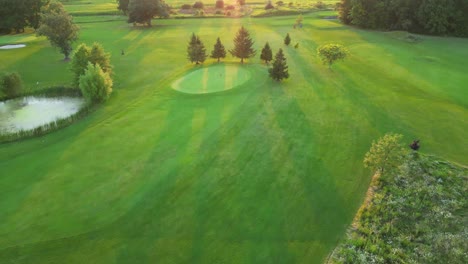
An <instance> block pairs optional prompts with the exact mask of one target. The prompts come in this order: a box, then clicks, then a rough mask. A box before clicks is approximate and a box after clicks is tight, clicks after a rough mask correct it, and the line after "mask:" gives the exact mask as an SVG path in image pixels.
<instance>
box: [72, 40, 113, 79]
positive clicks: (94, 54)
mask: <svg viewBox="0 0 468 264" xmlns="http://www.w3.org/2000/svg"><path fill="white" fill-rule="evenodd" d="M88 63H91V64H93V65H96V64H99V66H100V67H101V69H102V71H103V72H105V73H108V74H109V76H111V75H112V65H111V64H110V54H109V53H107V52H105V51H104V48H103V47H102V45H101V44H99V43H97V42H95V43H93V45H92V46H91V47H88V46H87V45H86V44H81V45H79V46H78V48H77V49H76V52H75V53H74V54H73V60H72V63H71V70H72V71H73V74H74V77H73V84H74V85H75V86H78V85H79V80H80V76H81V75H83V74H84V72H85V70H86V68H87V67H88Z"/></svg>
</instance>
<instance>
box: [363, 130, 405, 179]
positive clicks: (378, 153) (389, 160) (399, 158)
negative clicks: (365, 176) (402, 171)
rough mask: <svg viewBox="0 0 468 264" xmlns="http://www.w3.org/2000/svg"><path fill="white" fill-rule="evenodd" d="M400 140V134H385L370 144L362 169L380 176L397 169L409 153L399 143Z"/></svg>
mask: <svg viewBox="0 0 468 264" xmlns="http://www.w3.org/2000/svg"><path fill="white" fill-rule="evenodd" d="M402 138H403V135H400V134H386V135H384V136H383V137H382V138H380V139H379V140H377V141H374V142H372V146H371V148H370V150H369V151H368V152H367V153H366V155H365V157H364V167H366V168H370V169H372V170H374V171H375V172H378V173H381V174H382V173H384V172H387V171H390V170H393V169H396V168H398V167H399V166H400V165H401V164H402V163H403V161H404V159H405V158H406V156H407V155H408V153H409V151H408V149H406V148H405V147H403V144H402V143H401V139H402Z"/></svg>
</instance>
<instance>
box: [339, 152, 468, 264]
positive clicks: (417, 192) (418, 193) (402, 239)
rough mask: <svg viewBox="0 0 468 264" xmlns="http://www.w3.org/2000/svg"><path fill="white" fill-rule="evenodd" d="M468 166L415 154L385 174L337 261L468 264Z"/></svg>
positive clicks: (343, 245) (356, 220)
mask: <svg viewBox="0 0 468 264" xmlns="http://www.w3.org/2000/svg"><path fill="white" fill-rule="evenodd" d="M467 175H468V170H467V169H466V168H462V167H458V166H455V165H453V164H451V163H449V162H446V161H441V160H438V159H437V158H435V157H432V156H425V155H417V153H414V154H413V155H411V156H410V157H409V158H408V160H407V162H406V163H405V165H404V166H403V167H401V169H400V170H399V172H396V173H392V174H384V175H382V176H381V177H380V178H379V179H378V180H377V181H376V182H375V183H374V184H373V186H372V188H373V189H374V195H373V198H372V200H371V201H370V203H369V204H367V205H365V206H364V207H363V208H362V209H361V210H360V214H359V215H358V217H357V218H356V219H355V224H354V226H353V228H352V230H350V232H349V233H348V235H347V238H346V240H345V241H344V242H343V243H342V244H341V245H340V246H339V247H338V248H337V249H336V250H335V254H334V256H333V257H332V263H350V264H351V263H451V264H452V263H453V264H457V263H460V264H462V263H467V261H468V255H467V252H468V243H467V242H468V241H467V237H468V227H467V225H466V212H467V210H468V199H467V196H466V193H468V177H467Z"/></svg>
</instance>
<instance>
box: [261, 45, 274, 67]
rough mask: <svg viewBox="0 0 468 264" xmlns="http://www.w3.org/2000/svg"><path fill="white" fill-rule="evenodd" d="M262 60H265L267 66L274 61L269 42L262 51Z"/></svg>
mask: <svg viewBox="0 0 468 264" xmlns="http://www.w3.org/2000/svg"><path fill="white" fill-rule="evenodd" d="M260 59H261V60H264V61H265V63H266V64H268V62H270V61H271V60H272V59H273V53H272V51H271V48H270V44H268V42H267V43H266V44H265V47H263V49H262V54H261V55H260Z"/></svg>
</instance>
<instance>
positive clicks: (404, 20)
mask: <svg viewBox="0 0 468 264" xmlns="http://www.w3.org/2000/svg"><path fill="white" fill-rule="evenodd" d="M467 14H468V1H467V0H341V3H340V7H339V18H340V20H341V21H342V22H343V23H344V24H348V25H355V26H358V27H362V28H369V29H382V30H406V31H410V32H414V33H421V34H431V35H451V36H464V37H467V36H468V16H467Z"/></svg>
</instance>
